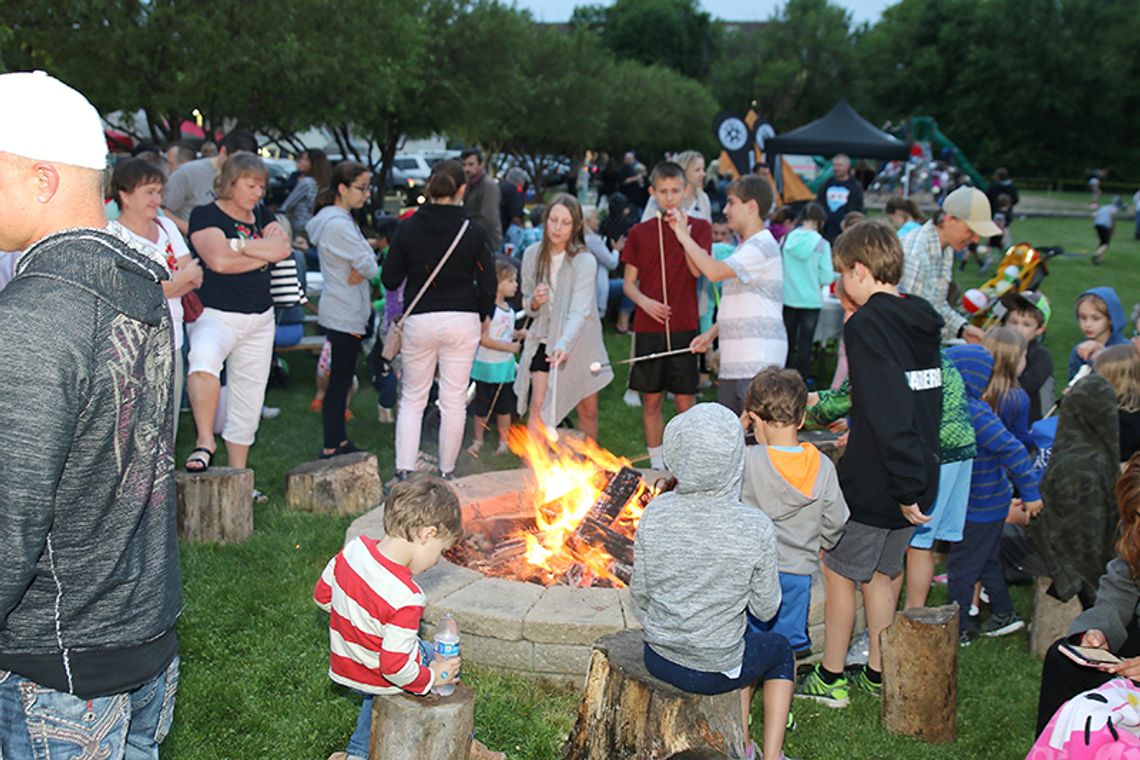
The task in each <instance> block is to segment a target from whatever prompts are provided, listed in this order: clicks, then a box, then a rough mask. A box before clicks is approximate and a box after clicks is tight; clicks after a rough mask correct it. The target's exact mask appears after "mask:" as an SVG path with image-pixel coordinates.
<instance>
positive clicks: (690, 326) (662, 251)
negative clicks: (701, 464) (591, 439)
mask: <svg viewBox="0 0 1140 760" xmlns="http://www.w3.org/2000/svg"><path fill="white" fill-rule="evenodd" d="M650 184H651V185H652V187H651V192H652V193H653V197H654V198H655V199H656V201H657V204H658V207H659V208H660V209H661V214H660V215H658V216H656V217H655V218H652V219H649V220H647V221H644V222H642V223H640V224H638V225H636V226H635V227H634V228H633V229H631V230H630V232H629V237H628V238H627V240H626V244H625V249H624V250H623V251H622V256H621V258H622V262H623V263H624V264H625V284H624V290H625V294H626V295H627V296H629V299H630V300H631V301H633V303H634V304H635V305H636V306H637V314H636V315H635V316H634V320H633V331H634V336H633V355H634V358H635V359H636V358H638V357H641V356H648V355H649V354H657V353H662V352H672V351H674V350H676V349H678V348H683V347H685V346H692V345H693V343H694V341H695V340H696V338H697V329H698V317H697V278H698V277H699V276H700V274H701V273H700V270H699V269H698V268H697V267H696V265H695V264H694V263H693V261H692V258H691V257H692V256H696V255H700V256H706V257H707V256H708V255H709V253H708V252H709V250H710V249H711V248H712V225H710V224H709V223H708V222H706V221H705V220H703V219H692V218H688V217H686V216H685V215H684V214H683V213H681V212H680V206H681V199H682V197H683V194H684V187H685V172H684V170H683V169H682V168H681V167H680V166H679V165H678V164H675V163H673V162H672V161H665V162H663V163H660V164H658V165H657V166H656V167H654V169H653V173H652V174H651V175H650ZM674 213H677V214H679V216H677V217H674V216H673V214H674ZM678 230H680V231H678ZM690 249H692V250H691V251H690ZM687 253H688V254H689V255H686V254H687ZM699 381H700V376H699V373H698V363H697V356H696V354H695V353H693V352H692V351H690V352H689V353H687V354H685V353H682V354H672V355H671V356H667V357H661V358H658V359H652V360H646V361H638V362H637V363H636V364H634V365H633V369H631V370H630V376H629V387H630V388H631V389H633V390H635V391H638V392H639V393H640V394H641V419H642V423H643V424H644V426H645V443H646V446H647V447H648V449H649V463H650V466H651V467H653V468H654V469H663V468H664V466H665V462H664V459H663V456H662V453H661V440H662V435H663V433H664V430H665V420H664V416H663V414H662V406H663V404H664V401H665V393H666V391H668V392H670V393H672V394H674V396H675V397H676V405H677V411H678V412H683V411H685V410H686V409H688V408H689V407H691V406H692V405H693V403H694V396H695V395H696V392H697V385H698V383H699Z"/></svg>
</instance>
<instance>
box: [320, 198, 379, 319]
mask: <svg viewBox="0 0 1140 760" xmlns="http://www.w3.org/2000/svg"><path fill="white" fill-rule="evenodd" d="M305 231H306V232H308V233H309V240H310V241H312V243H313V245H315V246H316V247H317V253H318V254H319V255H320V259H321V279H322V283H321V300H320V303H319V307H320V312H319V313H320V317H319V321H320V324H321V327H324V328H326V329H328V330H336V331H337V332H343V333H353V334H355V335H363V334H364V332H365V330H367V329H368V316H369V315H370V314H371V313H372V299H371V298H370V297H369V285H368V282H369V280H371V279H372V278H373V277H375V276H376V254H375V253H374V252H373V250H372V246H371V245H369V244H368V241H367V240H365V239H364V235H362V234H361V233H360V228H359V227H357V226H356V222H355V221H353V219H352V215H351V214H349V213H348V211H347V210H346V209H343V208H341V207H340V206H335V205H334V206H325V207H324V208H323V209H321V210H320V211H318V212H317V215H316V216H314V217H313V218H312V219H310V220H309V223H308V225H306V227H305ZM353 270H356V271H357V272H358V273H359V274H360V275H361V276H362V277H363V278H364V281H363V282H358V283H357V284H355V285H349V284H348V276H349V274H350V273H351V272H352V271H353Z"/></svg>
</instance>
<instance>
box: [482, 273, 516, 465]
mask: <svg viewBox="0 0 1140 760" xmlns="http://www.w3.org/2000/svg"><path fill="white" fill-rule="evenodd" d="M495 279H496V280H497V281H498V283H499V284H498V289H497V290H496V291H495V312H494V314H492V315H491V316H490V317H488V318H485V319H484V320H483V335H482V337H481V338H480V339H479V348H478V349H477V350H476V351H475V364H474V365H472V367H471V379H472V380H474V381H475V398H474V399H472V401H471V403H470V404H469V405H468V406H469V408H470V410H471V414H472V415H473V416H474V417H475V440H473V441H472V442H471V445H470V446H468V447H467V453H468V454H470V455H471V456H473V457H477V456H479V450H480V449H482V448H483V431H484V430H486V429H487V420H488V418H490V416H491V415H492V414H493V415H495V424H496V426H497V427H498V429H499V448H498V449H497V450H496V451H495V453H496V454H504V453H506V451H507V431H509V430H510V428H511V410H512V409H514V407H515V391H514V384H515V357H516V356H517V355H518V353H519V351H520V350H521V349H522V343H521V341H522V339H523V338H524V337H526V330H516V329H515V310H514V309H512V308H511V305H510V304H509V303H507V302H508V301H509V300H510V299H512V298H514V297H515V293H517V292H518V290H519V272H518V270H517V269H515V265H514V264H512V263H511V262H510V261H509V260H507V259H502V258H500V259H496V260H495Z"/></svg>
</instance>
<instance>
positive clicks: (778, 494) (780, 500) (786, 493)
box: [745, 443, 825, 522]
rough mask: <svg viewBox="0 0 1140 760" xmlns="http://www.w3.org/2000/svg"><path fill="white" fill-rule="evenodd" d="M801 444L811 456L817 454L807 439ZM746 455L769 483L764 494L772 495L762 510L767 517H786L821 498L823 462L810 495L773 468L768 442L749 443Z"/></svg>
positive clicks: (749, 461)
mask: <svg viewBox="0 0 1140 760" xmlns="http://www.w3.org/2000/svg"><path fill="white" fill-rule="evenodd" d="M800 445H801V446H802V447H803V448H804V449H806V450H809V451H810V452H811V454H812V455H813V456H817V457H818V456H820V454H819V451H818V450H817V449H816V448H815V446H812V445H811V444H810V443H801V444H800ZM745 457H746V458H747V460H748V463H749V466H752V465H753V464H755V465H756V466H757V467H759V468H760V469H761V470H762V471H763V473H764V479H763V480H764V482H765V483H767V484H768V489H769V493H768V494H765V495H764V496H771V497H772V498H771V500H766V501H765V502H764V511H765V513H766V514H767V515H768V517H770V518H772V521H773V522H779V521H781V520H786V519H788V518H789V517H792V516H793V515H795V514H796V513H797V512H799V511H800V510H802V509H805V508H807V507H810V506H813V505H815V504H817V503H818V502H819V501H820V500H821V499H822V498H823V494H821V493H820V485H821V481H822V479H823V475H824V474H825V473H824V468H823V467H822V466H821V467H820V468H819V470H818V471H817V472H816V476H815V482H814V483H813V484H812V489H811V491H812V492H811V495H810V496H809V495H806V494H804V492H803V491H801V490H800V489H798V488H796V487H795V486H794V485H792V484H791V483H789V482H788V480H787V478H785V477H784V475H783V473H781V472H780V471H779V470H778V469H776V465H775V464H774V463H773V462H772V457H771V456H769V452H768V447H767V446H750V447H748V450H747V452H746V453H745Z"/></svg>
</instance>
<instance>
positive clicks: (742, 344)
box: [668, 174, 818, 415]
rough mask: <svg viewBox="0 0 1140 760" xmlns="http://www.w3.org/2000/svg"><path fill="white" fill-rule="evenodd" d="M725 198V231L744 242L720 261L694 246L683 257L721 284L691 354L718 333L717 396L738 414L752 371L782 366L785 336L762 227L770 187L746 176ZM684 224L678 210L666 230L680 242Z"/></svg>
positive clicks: (780, 289)
mask: <svg viewBox="0 0 1140 760" xmlns="http://www.w3.org/2000/svg"><path fill="white" fill-rule="evenodd" d="M727 195H728V205H727V206H725V208H724V215H725V216H726V217H727V218H728V226H729V228H730V229H731V230H732V231H733V232H735V233H736V234H737V235H738V236H739V237H740V239H741V240H742V241H743V242H742V243H741V244H740V246H739V247H738V248H737V249H736V250H735V251H733V253H732V255H731V256H729V257H728V258H727V259H725V260H724V261H719V260H717V259H716V258H714V257H713V256H711V255H710V254H709V253H708V252H707V251H704V250H701V249H699V248H697V247H696V246H685V255H686V256H687V257H688V259H689V262H690V264H691V265H693V266H695V267H696V268H697V269H698V270H699V271H700V272H701V273H702V274H704V276H705V277H707V278H708V279H709V281H710V282H721V281H723V282H724V295H723V296H722V297H721V300H720V309H719V311H718V312H717V321H716V324H714V325H713V326H712V328H711V329H709V330H708V331H706V332H704V333H702V334H701V335H699V336H697V338H696V340H694V341H693V350H695V351H698V352H703V351H707V350H708V348H709V346H711V345H712V342H713V340H714V339H715V338H716V337H717V335H718V334H719V335H720V381H719V382H718V383H717V391H716V397H717V401H719V402H720V403H722V404H724V405H725V406H727V407H728V408H729V409H731V410H732V411H734V412H735V413H736V414H737V415H740V414H741V413H743V412H744V399H745V396H746V395H747V394H748V385H749V383H751V382H752V378H753V377H754V376H755V375H756V373H757V372H759V371H760V370H762V369H764V368H766V367H781V366H783V364H784V358H785V357H786V356H787V354H788V337H787V336H788V334H787V331H786V330H785V328H784V313H783V308H784V305H783V295H784V268H783V258H782V256H781V254H780V246H779V245H778V244H777V243H776V239H775V238H774V237H772V234H771V233H770V232H768V230H766V229H765V228H764V215H765V214H766V213H767V209H768V208H770V207H771V206H772V198H773V195H772V186H771V185H769V184H768V180H766V179H764V178H763V177H758V176H756V175H755V174H749V175H746V176H744V177H741V178H740V179H737V180H736V181H735V182H733V183H732V184H731V185H729V186H728V191H727ZM685 222H686V219H685V215H684V214H683V213H682V212H681V211H680V210H676V211H672V212H670V215H669V217H668V223H669V226H670V227H671V228H672V229H673V230H675V231H676V234H677V236H678V237H679V238H680V239H682V240H684V238H685V237H686V236H687V234H688V233H687V231H686V229H687V228H686V223H685ZM817 295H818V294H817ZM809 358H810V357H809Z"/></svg>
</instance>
